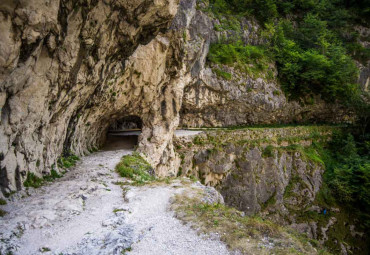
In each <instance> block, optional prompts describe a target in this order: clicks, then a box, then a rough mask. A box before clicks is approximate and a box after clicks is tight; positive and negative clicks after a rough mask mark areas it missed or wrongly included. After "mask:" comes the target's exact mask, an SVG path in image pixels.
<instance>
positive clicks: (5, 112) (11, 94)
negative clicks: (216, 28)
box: [0, 0, 184, 192]
mask: <svg viewBox="0 0 370 255" xmlns="http://www.w3.org/2000/svg"><path fill="white" fill-rule="evenodd" d="M177 7H178V1H176V0H159V1H147V0H137V1H125V0H123V1H108V0H107V1H68V0H60V1H48V0H32V1H28V0H27V1H2V2H1V4H0V21H1V22H0V26H1V30H0V31H1V39H0V45H1V47H0V48H1V51H0V99H1V100H0V109H1V127H0V141H1V147H0V151H1V152H0V161H1V173H0V182H1V183H0V184H1V185H0V186H1V189H2V191H3V192H10V191H13V190H17V189H18V190H19V189H21V188H22V183H23V181H24V180H25V178H26V176H27V173H28V172H33V173H35V174H36V175H38V176H41V175H42V174H47V173H48V172H49V171H50V170H51V169H52V168H53V167H57V166H56V164H55V163H56V160H57V158H58V157H60V156H61V154H62V153H63V152H64V153H67V154H68V153H70V152H71V153H75V154H77V155H82V154H85V153H87V152H88V151H89V150H90V149H92V148H94V147H98V146H100V145H101V144H102V143H103V142H104V139H105V135H106V134H105V133H106V130H107V128H108V126H109V124H110V123H112V122H113V121H115V120H117V119H119V118H121V117H124V116H126V115H132V114H135V115H138V116H140V117H141V118H142V121H143V134H142V136H141V141H140V146H139V147H140V149H141V150H142V151H145V153H146V154H147V156H148V158H149V159H150V161H151V163H152V164H153V165H158V164H159V163H160V158H161V157H162V153H163V151H165V150H166V149H167V150H168V151H171V146H172V143H171V139H172V132H173V130H174V129H175V127H176V126H177V122H178V111H179V109H180V107H181V98H182V86H183V83H184V80H183V79H184V78H183V75H182V72H183V64H182V58H183V53H182V47H181V43H182V38H179V37H178V36H176V33H174V32H171V31H168V27H169V26H170V24H171V21H172V19H173V17H174V16H175V14H176V12H177ZM166 31H167V33H166ZM163 32H165V33H166V34H164V33H163ZM166 155H167V154H166ZM167 157H168V156H167ZM166 162H167V160H166Z"/></svg>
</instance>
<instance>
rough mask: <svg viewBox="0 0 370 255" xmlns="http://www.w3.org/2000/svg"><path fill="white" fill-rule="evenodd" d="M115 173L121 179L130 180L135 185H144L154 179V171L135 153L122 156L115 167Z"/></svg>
mask: <svg viewBox="0 0 370 255" xmlns="http://www.w3.org/2000/svg"><path fill="white" fill-rule="evenodd" d="M116 171H117V172H118V173H119V174H120V175H121V176H122V177H126V178H130V179H132V180H133V181H134V182H135V184H144V183H146V182H150V181H153V180H154V179H155V177H154V169H153V168H152V167H151V165H150V164H149V163H148V162H147V161H146V160H145V159H144V158H143V157H141V156H140V155H139V153H136V152H134V153H133V154H132V155H125V156H123V157H122V159H121V161H120V162H119V163H118V164H117V166H116Z"/></svg>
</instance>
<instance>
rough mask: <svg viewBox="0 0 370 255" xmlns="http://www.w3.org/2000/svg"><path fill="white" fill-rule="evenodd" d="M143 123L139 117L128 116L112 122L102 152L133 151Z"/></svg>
mask: <svg viewBox="0 0 370 255" xmlns="http://www.w3.org/2000/svg"><path fill="white" fill-rule="evenodd" d="M142 126H143V122H142V120H141V118H140V117H139V116H136V115H130V116H125V117H123V118H121V119H118V120H116V121H115V122H113V123H112V124H111V125H110V126H109V128H108V133H107V139H106V142H105V145H104V146H103V150H121V149H133V148H135V146H136V145H137V144H138V140H139V135H140V134H141V128H142Z"/></svg>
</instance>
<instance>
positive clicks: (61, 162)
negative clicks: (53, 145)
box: [58, 154, 80, 168]
mask: <svg viewBox="0 0 370 255" xmlns="http://www.w3.org/2000/svg"><path fill="white" fill-rule="evenodd" d="M78 160H80V158H79V157H78V156H76V155H73V154H70V155H69V156H67V157H60V158H59V159H58V166H59V167H61V168H70V167H73V166H75V165H76V163H77V161H78Z"/></svg>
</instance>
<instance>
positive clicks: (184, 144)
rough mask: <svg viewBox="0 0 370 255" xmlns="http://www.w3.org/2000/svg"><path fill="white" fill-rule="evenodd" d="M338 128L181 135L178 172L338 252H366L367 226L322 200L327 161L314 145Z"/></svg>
mask: <svg viewBox="0 0 370 255" xmlns="http://www.w3.org/2000/svg"><path fill="white" fill-rule="evenodd" d="M336 129H337V128H332V127H325V126H322V127H299V128H296V127H290V128H276V129H273V128H270V129H262V128H260V129H258V128H256V129H243V130H220V131H207V132H205V133H202V134H200V135H197V136H195V137H185V138H177V139H176V141H175V146H176V151H177V154H178V157H179V161H180V164H179V165H180V167H179V173H178V175H182V176H194V177H197V178H198V179H200V180H201V182H202V183H203V184H205V185H209V186H213V187H216V189H217V190H218V191H219V192H220V193H221V194H222V196H223V197H224V200H225V203H226V204H227V205H229V206H232V207H235V208H237V209H239V210H241V211H243V212H245V213H246V215H256V214H257V215H260V216H261V217H263V218H267V219H270V220H272V221H274V222H276V223H278V224H279V225H285V226H290V227H292V228H293V229H296V230H297V231H299V232H301V233H305V234H307V236H308V237H309V238H314V239H317V240H318V241H319V242H321V243H323V244H325V245H327V246H328V247H329V248H330V249H331V251H333V252H334V254H337V253H340V252H341V250H344V251H346V252H352V253H355V254H365V253H363V250H366V243H367V240H366V237H365V236H364V234H363V233H361V232H363V231H364V230H361V229H358V228H357V227H356V228H357V229H356V231H357V232H356V231H354V228H355V226H356V224H357V223H356V219H354V218H353V217H351V215H350V214H348V213H346V212H345V211H341V210H342V209H340V208H338V207H335V206H334V207H333V206H328V205H326V204H325V202H323V201H324V200H325V199H324V198H323V195H322V194H323V192H325V191H321V190H322V185H323V172H324V165H323V163H322V161H321V160H320V157H318V155H317V154H315V153H316V152H315V151H314V150H312V148H311V147H310V145H311V144H312V142H325V141H328V140H330V138H331V134H332V132H333V131H334V130H336ZM320 192H321V193H320ZM324 209H325V210H326V214H324V213H323V212H324ZM356 233H357V234H356Z"/></svg>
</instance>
